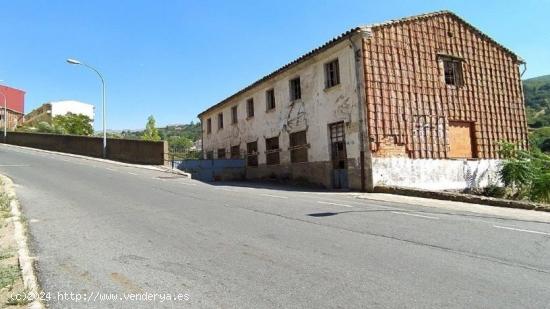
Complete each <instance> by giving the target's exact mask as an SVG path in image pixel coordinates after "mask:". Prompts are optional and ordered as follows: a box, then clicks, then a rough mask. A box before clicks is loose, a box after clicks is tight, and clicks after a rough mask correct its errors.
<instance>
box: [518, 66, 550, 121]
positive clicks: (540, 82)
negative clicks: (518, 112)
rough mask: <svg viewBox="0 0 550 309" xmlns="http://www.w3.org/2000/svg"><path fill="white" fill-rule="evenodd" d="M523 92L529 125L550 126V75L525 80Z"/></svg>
mask: <svg viewBox="0 0 550 309" xmlns="http://www.w3.org/2000/svg"><path fill="white" fill-rule="evenodd" d="M523 92H524V94H525V106H526V108H527V122H528V123H529V126H530V127H532V128H540V127H547V126H550V75H544V76H539V77H535V78H530V79H526V80H524V81H523Z"/></svg>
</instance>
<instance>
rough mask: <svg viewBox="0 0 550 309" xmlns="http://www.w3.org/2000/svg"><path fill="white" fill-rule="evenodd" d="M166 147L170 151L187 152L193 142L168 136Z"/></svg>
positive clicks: (182, 137) (179, 137)
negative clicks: (170, 149) (167, 146)
mask: <svg viewBox="0 0 550 309" xmlns="http://www.w3.org/2000/svg"><path fill="white" fill-rule="evenodd" d="M168 145H169V146H170V148H172V149H177V150H178V151H184V150H188V149H189V148H191V146H193V141H191V140H190V139H188V138H187V137H185V136H170V137H169V138H168Z"/></svg>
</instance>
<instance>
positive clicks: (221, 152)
mask: <svg viewBox="0 0 550 309" xmlns="http://www.w3.org/2000/svg"><path fill="white" fill-rule="evenodd" d="M216 155H217V158H218V159H227V152H226V150H225V148H218V150H217V151H216Z"/></svg>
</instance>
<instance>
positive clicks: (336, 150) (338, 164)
mask: <svg viewBox="0 0 550 309" xmlns="http://www.w3.org/2000/svg"><path fill="white" fill-rule="evenodd" d="M329 131H330V149H331V159H332V186H333V188H335V189H347V188H348V160H347V157H348V156H347V153H346V136H345V135H346V134H345V130H344V122H338V123H333V124H330V125H329Z"/></svg>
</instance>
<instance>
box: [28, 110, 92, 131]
mask: <svg viewBox="0 0 550 309" xmlns="http://www.w3.org/2000/svg"><path fill="white" fill-rule="evenodd" d="M39 126H40V124H38V127H39ZM51 126H52V127H53V128H54V131H60V132H61V134H72V135H85V136H90V135H92V134H93V133H94V128H93V127H92V120H91V119H90V117H88V116H86V115H82V114H72V113H68V114H66V115H64V116H55V117H54V118H53V120H52V124H51ZM38 127H37V128H38ZM56 133H57V132H56Z"/></svg>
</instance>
